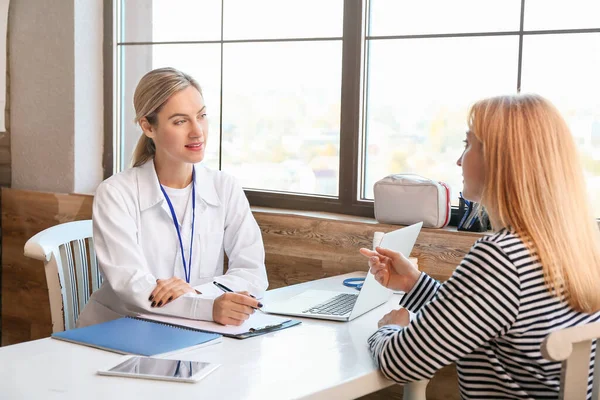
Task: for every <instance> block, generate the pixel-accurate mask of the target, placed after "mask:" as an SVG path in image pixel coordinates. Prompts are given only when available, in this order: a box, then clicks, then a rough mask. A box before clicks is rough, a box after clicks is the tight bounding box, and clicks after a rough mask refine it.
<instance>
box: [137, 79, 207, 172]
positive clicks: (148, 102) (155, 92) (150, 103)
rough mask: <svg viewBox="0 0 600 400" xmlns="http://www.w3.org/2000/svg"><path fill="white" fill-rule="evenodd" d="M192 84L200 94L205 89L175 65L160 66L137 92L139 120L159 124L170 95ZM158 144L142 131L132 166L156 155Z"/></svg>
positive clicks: (138, 164)
mask: <svg viewBox="0 0 600 400" xmlns="http://www.w3.org/2000/svg"><path fill="white" fill-rule="evenodd" d="M190 86H193V87H195V88H196V89H197V90H198V91H199V92H200V94H202V89H201V88H200V85H199V84H198V82H196V80H195V79H194V78H192V77H191V76H189V75H188V74H185V73H183V72H181V71H179V70H176V69H175V68H158V69H155V70H152V71H150V72H148V73H147V74H146V75H144V76H143V77H142V79H141V80H140V82H139V83H138V85H137V87H136V88H135V93H134V94H133V107H134V108H135V122H136V123H137V124H140V123H141V120H142V118H146V119H147V120H148V123H149V124H150V125H154V126H156V124H157V123H158V113H159V112H160V110H161V109H162V107H163V105H164V104H165V103H166V102H167V100H169V98H170V97H171V96H172V95H173V94H175V93H177V92H179V91H180V90H183V89H186V88H188V87H190ZM155 152H156V147H155V145H154V141H153V140H152V139H151V138H149V137H148V136H146V135H145V134H144V133H143V132H142V136H140V139H139V140H138V142H137V145H136V146H135V150H134V151H133V156H132V158H131V166H133V167H138V166H140V165H142V164H145V163H146V162H147V161H148V160H151V159H153V158H154V154H155Z"/></svg>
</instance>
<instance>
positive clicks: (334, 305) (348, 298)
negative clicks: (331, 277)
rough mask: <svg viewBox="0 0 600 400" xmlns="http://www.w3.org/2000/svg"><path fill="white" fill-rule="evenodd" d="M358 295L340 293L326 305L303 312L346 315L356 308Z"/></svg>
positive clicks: (322, 304) (325, 303)
mask: <svg viewBox="0 0 600 400" xmlns="http://www.w3.org/2000/svg"><path fill="white" fill-rule="evenodd" d="M356 299H358V294H350V293H340V294H338V295H337V296H335V297H332V298H331V299H329V300H327V301H326V302H324V303H321V304H319V305H316V306H314V307H311V308H309V309H308V310H305V311H302V312H303V313H310V314H326V315H346V314H348V313H349V312H350V311H352V309H353V308H354V304H355V303H356Z"/></svg>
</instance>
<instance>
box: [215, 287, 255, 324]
mask: <svg viewBox="0 0 600 400" xmlns="http://www.w3.org/2000/svg"><path fill="white" fill-rule="evenodd" d="M261 307H262V304H261V303H259V302H258V300H256V299H254V298H252V297H251V296H250V294H249V293H247V292H242V293H231V292H228V293H223V294H222V295H221V296H219V297H217V298H216V299H215V302H214V303H213V321H215V322H218V323H219V324H222V325H235V326H239V325H241V324H243V323H244V321H246V320H247V319H248V318H250V316H251V315H252V314H254V311H255V309H257V308H261Z"/></svg>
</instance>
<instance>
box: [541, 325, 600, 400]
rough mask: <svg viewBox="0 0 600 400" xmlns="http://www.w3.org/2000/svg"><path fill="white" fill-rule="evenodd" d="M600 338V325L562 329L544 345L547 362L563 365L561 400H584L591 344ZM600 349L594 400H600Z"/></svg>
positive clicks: (596, 368) (597, 359)
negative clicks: (556, 362)
mask: <svg viewBox="0 0 600 400" xmlns="http://www.w3.org/2000/svg"><path fill="white" fill-rule="evenodd" d="M597 338H600V322H596V323H593V324H587V325H581V326H574V327H572V328H565V329H560V330H558V331H555V332H552V333H550V334H549V335H548V336H547V337H546V338H545V339H544V341H543V342H542V346H541V351H542V356H544V358H545V359H547V360H551V361H562V369H561V372H560V393H559V399H585V398H586V395H587V389H588V374H589V368H590V351H591V349H592V341H594V340H596V339H597ZM599 379H600V346H598V345H596V359H595V364H594V381H593V386H592V399H593V400H599V399H600V391H599V389H600V387H599V386H600V382H599Z"/></svg>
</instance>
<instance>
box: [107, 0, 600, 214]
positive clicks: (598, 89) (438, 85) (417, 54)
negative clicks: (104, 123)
mask: <svg viewBox="0 0 600 400" xmlns="http://www.w3.org/2000/svg"><path fill="white" fill-rule="evenodd" d="M114 12H115V14H116V16H117V18H116V20H115V21H116V32H117V33H116V53H115V65H116V74H115V78H114V80H115V81H116V85H115V86H116V94H115V110H116V117H117V118H116V119H117V134H116V135H115V138H116V139H115V142H114V143H111V146H109V147H108V148H112V147H113V145H114V148H115V154H114V160H115V162H114V169H115V170H116V171H119V170H121V169H122V168H124V167H126V166H127V165H128V162H129V157H130V154H131V152H132V150H133V147H134V146H135V143H136V142H137V139H138V137H139V135H140V130H139V128H138V127H136V126H135V125H134V124H133V118H134V115H133V106H132V96H133V90H134V88H135V85H136V84H137V82H138V81H139V79H140V78H141V76H142V75H143V74H144V73H146V72H147V71H149V70H150V69H153V68H158V67H161V66H173V67H176V68H179V69H181V70H183V71H185V72H188V73H190V74H191V75H192V76H194V77H195V78H196V79H197V80H198V81H199V82H200V84H201V86H202V87H203V92H204V95H205V100H206V104H207V108H208V115H209V121H210V127H209V130H210V133H209V142H208V146H207V156H206V160H205V162H206V163H207V164H208V165H209V166H210V167H212V168H215V169H222V170H224V171H227V172H229V173H231V174H233V175H235V176H236V177H237V178H238V179H239V180H240V182H241V183H242V185H243V186H244V188H245V189H246V194H247V196H248V198H249V200H250V202H251V203H252V204H254V205H266V206H274V207H281V208H297V209H310V210H321V211H330V212H342V213H348V214H355V215H364V216H372V215H373V205H372V199H373V190H372V188H373V184H374V183H375V182H376V181H377V180H378V179H381V178H382V177H384V176H386V175H388V174H391V173H407V172H409V173H417V174H420V175H423V176H426V177H428V178H432V179H436V180H443V181H446V182H448V183H449V184H450V185H451V187H452V191H453V198H454V199H455V201H453V203H454V204H456V203H457V202H458V201H457V199H458V192H459V191H460V189H461V182H462V180H461V172H460V168H458V167H454V164H455V162H456V159H457V158H458V157H459V155H460V153H461V151H462V143H461V141H462V139H463V136H464V132H465V130H466V117H467V111H468V109H469V107H470V105H471V104H472V102H474V101H475V100H478V99H480V98H482V97H485V96H491V95H496V94H506V93H516V92H517V91H519V90H523V91H526V92H536V93H540V94H542V95H544V96H546V97H548V98H549V99H550V100H551V101H553V102H554V103H555V104H556V105H557V107H558V108H559V109H560V110H561V112H562V113H563V115H564V116H565V117H566V119H567V122H568V123H569V125H570V127H571V129H572V131H573V134H574V136H575V139H576V141H577V143H578V145H579V146H580V149H581V155H582V162H583V166H584V169H585V173H586V179H587V182H588V189H589V192H590V195H591V200H592V204H593V205H594V206H595V207H596V208H595V210H594V211H595V213H596V215H597V216H599V217H600V104H599V103H600V97H598V96H597V93H600V75H599V74H598V73H597V71H599V70H600V20H598V18H597V17H596V16H597V15H600V3H599V2H598V1H597V0H572V1H569V2H565V1H560V0H485V1H482V0H456V1H452V2H448V1H446V0H422V1H418V2H404V1H402V2H401V1H397V0H345V1H343V0H328V1H319V0H304V1H292V0H285V1H281V0H255V1H252V2H248V1H245V0H151V1H150V0H115V1H114ZM109 172H110V173H112V172H113V171H109Z"/></svg>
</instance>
